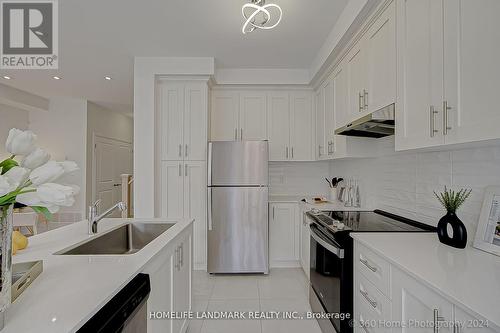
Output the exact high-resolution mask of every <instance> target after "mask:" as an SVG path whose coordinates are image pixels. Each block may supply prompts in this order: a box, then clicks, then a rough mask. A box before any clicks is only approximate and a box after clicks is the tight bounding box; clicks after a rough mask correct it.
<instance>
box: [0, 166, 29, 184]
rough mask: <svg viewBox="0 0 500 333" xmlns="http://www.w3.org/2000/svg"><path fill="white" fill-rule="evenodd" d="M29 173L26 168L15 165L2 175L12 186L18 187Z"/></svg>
mask: <svg viewBox="0 0 500 333" xmlns="http://www.w3.org/2000/svg"><path fill="white" fill-rule="evenodd" d="M29 173H30V171H29V170H28V169H26V168H21V167H18V166H16V167H13V168H12V169H10V170H9V171H7V172H6V173H5V175H4V176H5V177H7V180H8V181H9V183H10V184H11V185H12V186H13V187H14V188H18V187H19V186H20V185H23V184H24V182H25V181H26V179H28V175H29Z"/></svg>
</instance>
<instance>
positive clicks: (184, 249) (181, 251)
mask: <svg viewBox="0 0 500 333" xmlns="http://www.w3.org/2000/svg"><path fill="white" fill-rule="evenodd" d="M191 240H192V238H191V236H190V235H189V236H186V237H184V238H183V239H181V240H180V241H179V242H178V244H177V245H176V247H175V250H174V253H173V255H172V272H173V273H172V304H173V311H175V312H177V313H186V312H188V311H190V310H191V299H192V298H191V283H192V276H191V272H192V267H193V266H192V264H191V257H192V256H191V248H192V244H191ZM187 326H188V320H187V318H184V319H176V320H172V332H185V331H186V330H187Z"/></svg>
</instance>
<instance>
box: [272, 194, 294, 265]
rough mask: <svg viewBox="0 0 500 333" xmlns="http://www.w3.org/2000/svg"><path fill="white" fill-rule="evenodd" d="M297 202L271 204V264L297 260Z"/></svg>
mask: <svg viewBox="0 0 500 333" xmlns="http://www.w3.org/2000/svg"><path fill="white" fill-rule="evenodd" d="M296 206H297V205H296V204H287V203H275V204H270V205H269V209H270V211H269V216H270V221H269V258H270V262H271V265H273V263H274V265H279V263H280V262H281V263H282V262H287V261H288V262H289V261H294V260H297V258H296V252H295V251H296V249H295V240H296V239H295V238H296V236H297V234H296V225H295V224H296V218H295V214H296V210H295V208H296Z"/></svg>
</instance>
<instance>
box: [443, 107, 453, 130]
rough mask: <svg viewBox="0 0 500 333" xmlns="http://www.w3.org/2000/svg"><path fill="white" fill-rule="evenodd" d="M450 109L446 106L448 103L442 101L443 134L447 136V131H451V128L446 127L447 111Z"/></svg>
mask: <svg viewBox="0 0 500 333" xmlns="http://www.w3.org/2000/svg"><path fill="white" fill-rule="evenodd" d="M449 110H451V107H450V106H448V101H443V134H444V135H448V131H449V130H451V126H449V125H448V111H449Z"/></svg>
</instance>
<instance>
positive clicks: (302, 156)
mask: <svg viewBox="0 0 500 333" xmlns="http://www.w3.org/2000/svg"><path fill="white" fill-rule="evenodd" d="M313 119H314V118H313V109H312V97H311V93H309V92H293V93H291V94H290V129H291V130H290V159H292V160H294V161H311V160H313V159H314V157H313V154H312V151H311V149H312V146H313V143H312V142H313V134H312V133H313ZM285 126H286V125H285Z"/></svg>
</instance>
